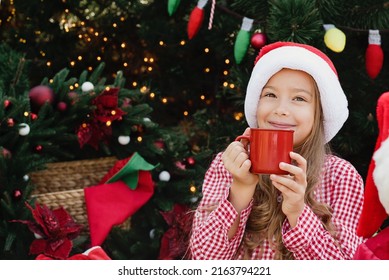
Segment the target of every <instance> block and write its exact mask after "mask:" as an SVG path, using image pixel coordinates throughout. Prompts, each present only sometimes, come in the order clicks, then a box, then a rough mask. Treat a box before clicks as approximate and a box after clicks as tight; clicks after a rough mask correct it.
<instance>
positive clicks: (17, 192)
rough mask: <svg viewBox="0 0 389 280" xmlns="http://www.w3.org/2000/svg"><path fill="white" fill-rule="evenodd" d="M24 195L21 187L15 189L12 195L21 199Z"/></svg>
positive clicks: (15, 198)
mask: <svg viewBox="0 0 389 280" xmlns="http://www.w3.org/2000/svg"><path fill="white" fill-rule="evenodd" d="M22 195H23V194H22V191H21V190H19V189H16V190H14V191H13V193H12V197H13V198H14V200H20V199H21V198H22Z"/></svg>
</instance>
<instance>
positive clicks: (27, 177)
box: [23, 174, 30, 182]
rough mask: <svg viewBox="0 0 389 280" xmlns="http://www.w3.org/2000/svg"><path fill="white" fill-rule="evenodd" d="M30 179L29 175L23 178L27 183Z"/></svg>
mask: <svg viewBox="0 0 389 280" xmlns="http://www.w3.org/2000/svg"><path fill="white" fill-rule="evenodd" d="M29 179H30V176H28V175H27V174H26V175H24V176H23V180H24V182H27V181H28V180H29Z"/></svg>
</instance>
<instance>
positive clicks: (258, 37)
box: [250, 30, 267, 51]
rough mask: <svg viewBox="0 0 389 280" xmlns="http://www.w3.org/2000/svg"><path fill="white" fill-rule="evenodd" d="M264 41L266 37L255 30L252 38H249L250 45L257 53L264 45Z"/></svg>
mask: <svg viewBox="0 0 389 280" xmlns="http://www.w3.org/2000/svg"><path fill="white" fill-rule="evenodd" d="M266 40H267V38H266V35H265V34H264V33H262V32H261V30H256V31H255V32H254V34H253V36H251V40H250V43H251V46H252V47H253V48H254V49H256V50H257V51H259V50H260V49H261V48H262V47H263V46H264V45H266Z"/></svg>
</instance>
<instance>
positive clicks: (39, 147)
mask: <svg viewBox="0 0 389 280" xmlns="http://www.w3.org/2000/svg"><path fill="white" fill-rule="evenodd" d="M42 149H43V147H42V145H38V146H36V147H35V151H37V152H38V153H40V152H42Z"/></svg>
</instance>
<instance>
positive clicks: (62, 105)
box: [57, 101, 68, 112]
mask: <svg viewBox="0 0 389 280" xmlns="http://www.w3.org/2000/svg"><path fill="white" fill-rule="evenodd" d="M67 108H68V104H66V102H63V101H61V102H58V104H57V109H58V111H61V112H65V111H66V109H67Z"/></svg>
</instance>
